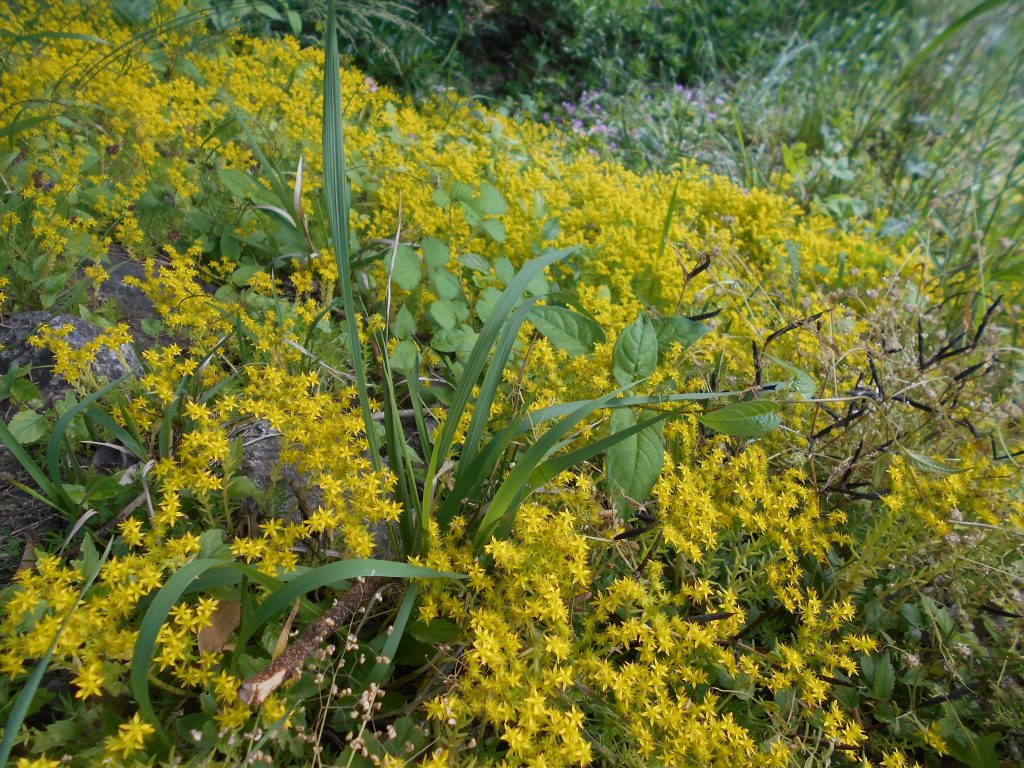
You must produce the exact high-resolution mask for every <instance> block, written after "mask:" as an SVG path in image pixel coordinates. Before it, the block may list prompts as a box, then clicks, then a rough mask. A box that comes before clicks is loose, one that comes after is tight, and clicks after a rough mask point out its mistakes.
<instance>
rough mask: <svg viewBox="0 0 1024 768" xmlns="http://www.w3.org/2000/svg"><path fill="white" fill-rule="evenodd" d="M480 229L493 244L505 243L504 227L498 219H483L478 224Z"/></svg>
mask: <svg viewBox="0 0 1024 768" xmlns="http://www.w3.org/2000/svg"><path fill="white" fill-rule="evenodd" d="M480 229H482V230H483V231H484V234H486V235H487V236H488V237H489V238H491V240H493V241H494V242H496V243H504V242H505V225H504V224H502V223H501V222H500V221H498V219H484V220H483V221H482V222H481V223H480Z"/></svg>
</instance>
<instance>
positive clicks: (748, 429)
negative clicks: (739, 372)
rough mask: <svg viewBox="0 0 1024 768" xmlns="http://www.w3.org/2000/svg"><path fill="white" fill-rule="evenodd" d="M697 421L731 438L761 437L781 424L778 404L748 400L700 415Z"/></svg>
mask: <svg viewBox="0 0 1024 768" xmlns="http://www.w3.org/2000/svg"><path fill="white" fill-rule="evenodd" d="M697 421H699V422H700V423H701V424H703V425H704V426H705V427H707V428H708V429H713V430H715V431H716V432H721V433H722V434H725V435H732V436H733V437H761V436H762V435H766V434H768V433H769V432H771V431H772V430H773V429H775V428H776V427H777V426H779V424H781V423H782V417H781V416H780V415H779V406H778V403H772V402H770V401H768V400H750V401H748V402H744V403H734V404H733V405H727V406H725V408H719V409H717V410H714V411H708V412H707V413H702V414H701V415H699V416H698V417H697Z"/></svg>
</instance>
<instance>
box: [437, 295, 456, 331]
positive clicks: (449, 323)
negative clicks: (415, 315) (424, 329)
mask: <svg viewBox="0 0 1024 768" xmlns="http://www.w3.org/2000/svg"><path fill="white" fill-rule="evenodd" d="M430 316H431V317H432V318H434V320H435V321H436V322H437V324H438V325H439V326H441V327H442V328H445V329H448V328H454V327H455V324H456V323H457V322H458V320H457V319H456V317H455V309H454V307H453V304H452V302H451V301H449V300H448V299H438V300H437V301H433V302H431V304H430Z"/></svg>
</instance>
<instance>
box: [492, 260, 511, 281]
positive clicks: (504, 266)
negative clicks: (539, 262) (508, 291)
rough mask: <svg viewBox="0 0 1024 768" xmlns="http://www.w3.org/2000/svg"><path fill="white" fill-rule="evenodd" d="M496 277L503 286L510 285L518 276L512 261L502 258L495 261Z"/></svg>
mask: <svg viewBox="0 0 1024 768" xmlns="http://www.w3.org/2000/svg"><path fill="white" fill-rule="evenodd" d="M494 275H495V277H497V278H498V279H499V280H500V281H501V284H502V285H508V284H509V283H511V282H512V278H513V277H515V275H516V268H515V267H514V266H512V262H511V261H509V260H508V259H506V258H505V257H504V256H502V257H501V258H499V259H495V261H494Z"/></svg>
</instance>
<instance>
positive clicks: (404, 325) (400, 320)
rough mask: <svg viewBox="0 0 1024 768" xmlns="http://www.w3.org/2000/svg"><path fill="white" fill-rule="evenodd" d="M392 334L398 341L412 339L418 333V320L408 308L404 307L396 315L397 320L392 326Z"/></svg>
mask: <svg viewBox="0 0 1024 768" xmlns="http://www.w3.org/2000/svg"><path fill="white" fill-rule="evenodd" d="M391 332H392V333H393V334H394V335H395V338H398V339H411V338H412V337H413V334H415V333H416V318H414V317H413V316H412V312H410V311H409V308H408V307H404V306H403V307H402V308H401V309H399V310H398V312H396V313H395V320H394V322H393V323H392V324H391Z"/></svg>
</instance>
